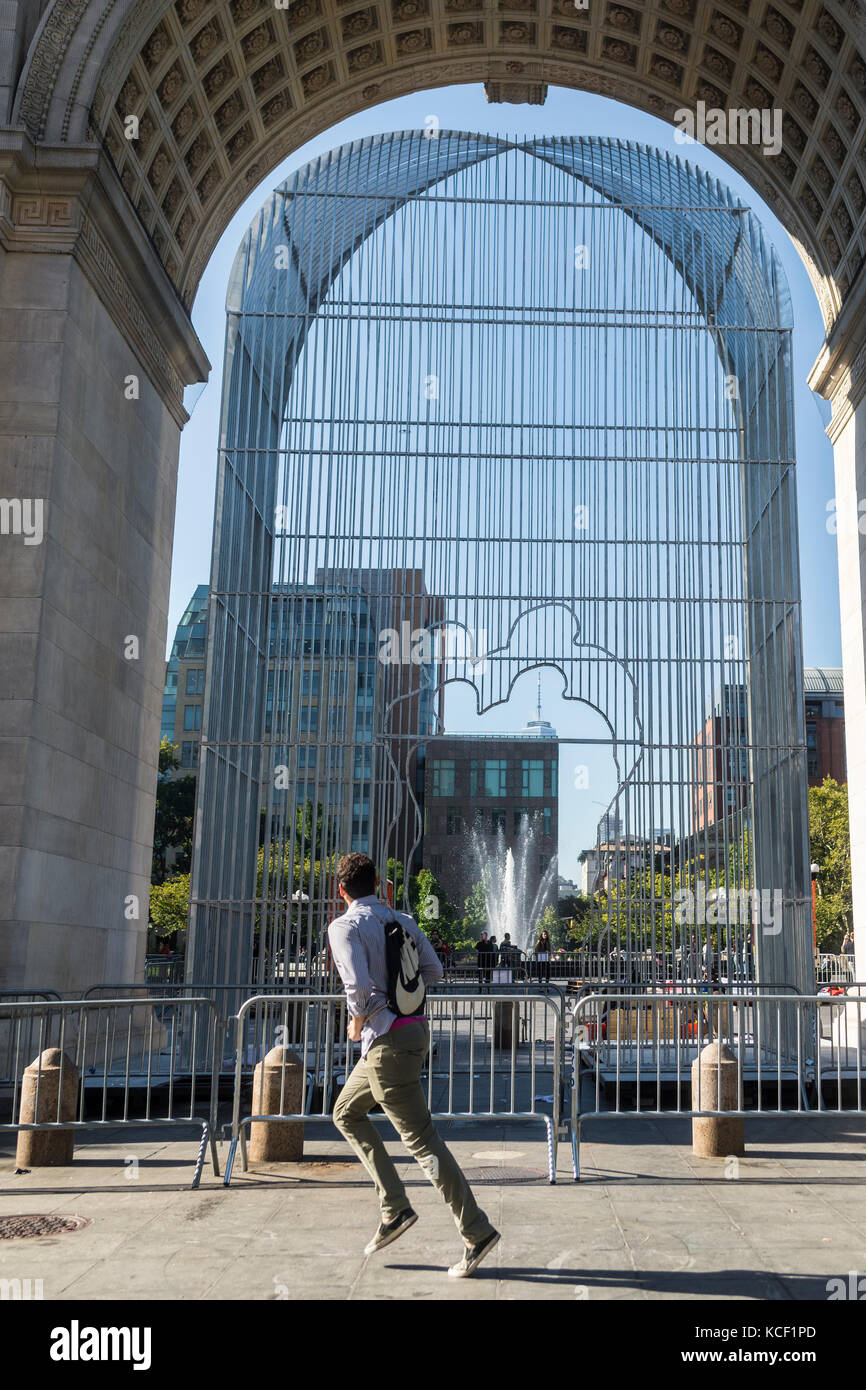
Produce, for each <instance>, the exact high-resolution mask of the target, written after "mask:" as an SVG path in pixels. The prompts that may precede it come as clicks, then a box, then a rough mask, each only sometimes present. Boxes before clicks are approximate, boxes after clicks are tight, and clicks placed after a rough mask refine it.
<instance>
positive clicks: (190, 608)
mask: <svg viewBox="0 0 866 1390" xmlns="http://www.w3.org/2000/svg"><path fill="white" fill-rule="evenodd" d="M207 606H208V586H207V584H199V585H198V586H197V587H196V591H195V593H194V594H193V596H192V598H191V599H190V601H189V603H188V604H187V606H186V610H185V612H184V615H183V617H182V618H181V620H180V622H179V623H178V625H177V630H176V631H175V635H174V642H173V643H172V646H171V654H170V656H169V658H168V662H167V665H166V669H165V687H164V690H163V696H162V730H161V737H162V738H167V739H169V741H170V742H171V743H173V744H175V745H176V746H177V749H178V752H179V754H180V770H179V771H178V772H177V773H176V774H175V775H176V776H178V777H182V776H186V775H188V774H192V775H193V776H194V775H195V773H196V770H197V768H198V750H199V742H200V740H201V712H202V705H203V703H204V666H205V655H206V652H207Z"/></svg>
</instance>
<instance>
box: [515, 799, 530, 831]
mask: <svg viewBox="0 0 866 1390" xmlns="http://www.w3.org/2000/svg"><path fill="white" fill-rule="evenodd" d="M528 820H529V812H528V811H527V809H526V807H525V806H521V807H520V809H519V810H517V811H515V812H514V833H515V835H519V834H520V831H521V829H522V826H523V822H524V821H528Z"/></svg>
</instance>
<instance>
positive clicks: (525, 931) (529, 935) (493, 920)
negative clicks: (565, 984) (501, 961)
mask: <svg viewBox="0 0 866 1390" xmlns="http://www.w3.org/2000/svg"><path fill="white" fill-rule="evenodd" d="M540 821H541V817H540V816H533V817H530V816H524V817H522V818H521V822H520V829H519V831H518V834H517V836H516V838H515V840H514V843H513V844H512V845H508V846H506V843H505V836H504V834H503V832H502V830H501V829H500V830H499V831H497V834H496V838H495V840H493V841H492V842H491V841H490V840H489V839H486V838H485V837H483V836H482V835H481V834H480V833H479V832H478V831H477V830H473V831H472V834H471V841H470V846H471V855H472V857H473V858H474V860H475V862H476V864H477V866H478V877H479V878H480V880H481V882H482V883H483V884H484V890H485V896H486V899H487V930H488V932H489V933H490V934H491V936H495V937H496V940H497V943H498V945H500V946H501V945H502V941H503V937H504V936H505V933H506V932H508V933H509V934H510V936H511V941H512V943H513V945H515V946H517V947H519V949H520V950H521V951H526V952H530V951H532V949H533V948H534V946H535V942H536V939H537V936H538V922H539V918H540V917H541V914H542V913H543V911H544V909H545V907H546V906H547V905H548V903H550V902H553V903H555V901H556V895H555V893H552V892H551V888H552V886H553V885H554V884H555V882H556V870H557V862H556V856H555V855H554V856H553V858H552V859H551V861H550V863H549V864H548V866H547V868H546V870H545V871H544V873H543V874H542V875H541V877H540V878H539V877H538V876H537V874H536V873H534V872H532V871H531V868H530V866H531V865H532V864H533V863H535V862H537V860H536V859H535V856H536V855H537V854H538V827H539V824H540ZM533 890H534V891H533Z"/></svg>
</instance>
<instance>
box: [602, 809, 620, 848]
mask: <svg viewBox="0 0 866 1390" xmlns="http://www.w3.org/2000/svg"><path fill="white" fill-rule="evenodd" d="M622 837H623V828H622V821H621V820H620V818H619V816H616V815H614V814H613V812H612V811H607V812H606V813H605V814H604V815H603V816H602V818H601V820H600V821H599V823H598V843H599V844H600V845H615V844H616V843H617V841H618V840H621V839H622Z"/></svg>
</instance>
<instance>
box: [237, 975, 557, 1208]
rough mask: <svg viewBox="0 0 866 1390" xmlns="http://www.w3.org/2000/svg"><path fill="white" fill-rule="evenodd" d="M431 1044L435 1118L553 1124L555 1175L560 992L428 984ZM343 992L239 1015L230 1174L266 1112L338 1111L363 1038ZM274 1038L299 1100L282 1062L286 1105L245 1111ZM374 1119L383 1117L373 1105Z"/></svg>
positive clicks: (285, 1115) (261, 1004)
mask: <svg viewBox="0 0 866 1390" xmlns="http://www.w3.org/2000/svg"><path fill="white" fill-rule="evenodd" d="M426 1010H427V1019H428V1026H429V1029H430V1048H429V1053H428V1057H427V1063H426V1066H425V1068H424V1075H423V1082H424V1085H425V1088H426V1091H427V1103H428V1106H429V1108H430V1112H431V1114H432V1115H433V1118H434V1119H448V1120H496V1121H498V1122H500V1123H502V1122H504V1121H506V1120H516V1119H519V1120H527V1119H537V1120H539V1121H542V1122H543V1123H544V1125H545V1130H546V1133H547V1139H548V1152H549V1160H550V1169H549V1177H550V1181H551V1182H555V1179H556V1145H557V1142H558V1139H559V1137H560V1127H561V1124H562V1122H563V1116H565V1117H567V1115H568V1106H567V1104H566V1103H565V1088H566V1085H567V1072H566V1069H565V1066H564V1056H565V1054H564V1047H565V1029H564V1026H563V1006H562V1002H561V1000H560V999H558V998H556V997H553V996H549V995H544V994H540V993H535V994H529V993H523V992H522V993H517V994H516V993H510V994H509V993H505V994H497V995H477V994H469V993H451V992H449V993H447V994H446V995H441V996H440V995H437V994H436V993H433V992H431V993H429V994H428V996H427V1003H426ZM346 1020H347V1015H346V1010H345V999H344V997H343V996H342V995H313V994H309V995H306V996H297V997H295V998H292V999H276V998H273V997H268V996H262V997H260V998H254V999H250V1000H247V1002H246V1003H245V1004H244V1005H243V1007H242V1008H241V1010H240V1011H239V1014H238V1017H237V1019H236V1020H234V1023H235V1037H236V1056H235V1089H234V1101H233V1110H232V1121H231V1127H230V1133H231V1149H230V1154H229V1158H228V1160H227V1163H226V1175H225V1183H226V1185H228V1184H229V1182H230V1181H231V1174H232V1168H233V1164H234V1157H235V1152H236V1149H237V1148H238V1146H240V1149H241V1158H242V1165H243V1168H244V1170H246V1167H247V1156H246V1139H245V1136H246V1129H247V1127H248V1126H249V1125H250V1124H253V1123H258V1122H263V1121H267V1120H272V1121H276V1120H282V1121H286V1120H289V1119H292V1120H302V1119H304V1118H308V1119H317V1118H318V1119H332V1118H333V1111H334V1105H335V1102H336V1099H337V1096H338V1095H339V1092H340V1090H341V1089H342V1087H343V1085H344V1084H345V1081H346V1078H347V1076H348V1074H349V1072H350V1071H351V1069H352V1067H353V1066H354V1064H355V1062H356V1061H357V1060H358V1059H359V1057H360V1047H359V1045H358V1044H355V1043H351V1042H350V1041H349V1040H348V1038H347V1036H346ZM275 1047H280V1048H281V1047H287V1048H289V1050H290V1051H291V1053H292V1054H293V1055H294V1057H296V1058H297V1059H298V1060H299V1061H300V1063H301V1069H302V1076H301V1089H300V1102H299V1105H298V1106H297V1108H295V1109H291V1108H290V1107H289V1105H288V1103H287V1096H288V1091H287V1083H286V1079H285V1078H286V1076H287V1072H286V1070H285V1069H283V1072H282V1079H281V1083H280V1095H279V1106H278V1107H277V1109H276V1110H275V1111H273V1112H272V1113H271V1114H269V1115H261V1114H254V1113H251V1112H248V1111H247V1112H245V1109H244V1101H245V1096H246V1086H247V1085H248V1084H249V1077H248V1073H249V1070H250V1068H252V1067H255V1066H256V1065H258V1064H259V1063H261V1062H262V1061H263V1059H264V1058H265V1057H267V1055H268V1053H269V1052H271V1051H272V1049H273V1048H275ZM372 1118H373V1119H383V1120H384V1119H385V1118H386V1116H384V1115H377V1114H376V1113H373V1114H372Z"/></svg>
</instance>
